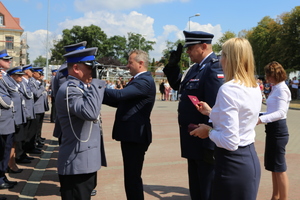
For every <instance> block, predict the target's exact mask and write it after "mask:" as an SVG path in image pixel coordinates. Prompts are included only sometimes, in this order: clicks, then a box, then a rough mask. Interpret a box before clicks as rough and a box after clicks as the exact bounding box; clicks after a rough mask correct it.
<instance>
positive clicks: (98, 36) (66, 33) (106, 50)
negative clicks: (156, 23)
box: [50, 25, 155, 65]
mask: <svg viewBox="0 0 300 200" xmlns="http://www.w3.org/2000/svg"><path fill="white" fill-rule="evenodd" d="M82 41H87V46H86V47H87V48H89V47H98V51H97V55H96V59H97V60H98V61H101V62H102V64H107V65H110V64H118V65H125V64H126V63H127V60H128V53H129V52H130V51H131V50H133V49H138V48H140V49H142V50H144V51H146V52H147V53H149V51H152V50H154V49H153V47H152V46H153V45H154V44H155V42H153V41H147V40H146V38H145V37H143V36H142V35H141V34H135V33H128V39H126V37H125V36H118V35H116V36H112V37H110V38H107V35H106V34H105V33H104V32H103V31H102V30H101V28H100V27H98V26H95V25H90V26H84V27H81V26H73V28H72V29H65V30H63V35H62V39H61V40H59V41H54V46H53V48H52V49H51V52H52V57H51V59H50V63H51V64H61V63H63V62H64V60H65V59H64V57H63V55H64V54H65V53H66V52H65V50H64V46H67V45H70V44H75V43H79V42H82Z"/></svg>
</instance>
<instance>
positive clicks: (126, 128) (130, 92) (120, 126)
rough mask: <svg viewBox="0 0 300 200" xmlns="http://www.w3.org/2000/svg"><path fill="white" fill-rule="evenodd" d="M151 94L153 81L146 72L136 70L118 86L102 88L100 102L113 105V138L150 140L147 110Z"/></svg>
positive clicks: (151, 99) (151, 104) (154, 93)
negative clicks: (119, 88) (128, 80)
mask: <svg viewBox="0 0 300 200" xmlns="http://www.w3.org/2000/svg"><path fill="white" fill-rule="evenodd" d="M155 95H156V88H155V83H154V80H153V78H152V76H151V73H150V72H145V73H142V74H140V75H139V76H138V77H136V78H135V79H133V80H132V81H131V82H129V83H128V85H127V86H126V87H125V88H124V89H122V90H113V89H107V88H106V89H105V95H104V103H105V104H107V105H110V106H113V107H117V111H116V116H115V122H114V126H113V134H112V137H113V139H115V140H117V141H125V142H137V143H149V144H150V143H151V141H152V131H151V123H150V113H151V111H152V108H153V105H154V101H155Z"/></svg>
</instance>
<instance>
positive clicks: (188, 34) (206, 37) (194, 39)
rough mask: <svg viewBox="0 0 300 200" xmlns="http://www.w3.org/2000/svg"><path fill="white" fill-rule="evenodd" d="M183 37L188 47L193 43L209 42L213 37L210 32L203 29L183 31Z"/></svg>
mask: <svg viewBox="0 0 300 200" xmlns="http://www.w3.org/2000/svg"><path fill="white" fill-rule="evenodd" d="M183 34H184V37H185V45H184V48H185V47H189V46H192V45H195V44H201V43H206V44H211V41H212V39H213V37H214V35H213V34H211V33H206V32H203V31H183Z"/></svg>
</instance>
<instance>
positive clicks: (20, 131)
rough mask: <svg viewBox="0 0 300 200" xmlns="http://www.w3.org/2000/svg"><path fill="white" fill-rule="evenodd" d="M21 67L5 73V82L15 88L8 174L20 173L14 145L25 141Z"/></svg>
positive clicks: (13, 92)
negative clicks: (13, 130) (13, 129)
mask: <svg viewBox="0 0 300 200" xmlns="http://www.w3.org/2000/svg"><path fill="white" fill-rule="evenodd" d="M23 74H24V73H23V71H22V67H21V66H18V67H14V68H11V69H9V70H8V71H7V75H8V76H6V78H7V82H8V81H9V82H10V83H11V84H13V85H12V86H11V87H13V86H14V87H15V88H16V90H15V91H12V93H11V95H12V99H13V101H14V112H15V115H14V119H15V129H16V131H15V133H14V143H13V148H12V150H11V157H10V160H9V163H8V168H7V170H8V172H9V173H21V172H22V171H23V170H22V169H19V168H18V166H17V165H16V161H15V152H16V151H15V149H16V145H17V144H18V145H19V143H22V141H23V140H24V139H25V134H24V124H25V123H26V122H27V119H26V115H25V101H24V97H23V93H22V91H21V89H22V88H21V85H20V83H21V82H22V76H23Z"/></svg>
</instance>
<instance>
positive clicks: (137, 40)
mask: <svg viewBox="0 0 300 200" xmlns="http://www.w3.org/2000/svg"><path fill="white" fill-rule="evenodd" d="M154 44H155V42H154V41H149V40H146V38H144V36H143V35H141V34H137V33H131V32H129V33H128V41H127V48H126V60H128V53H129V52H130V51H131V50H133V49H141V50H143V51H145V52H147V53H148V54H149V51H152V50H154V49H153V45H154Z"/></svg>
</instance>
